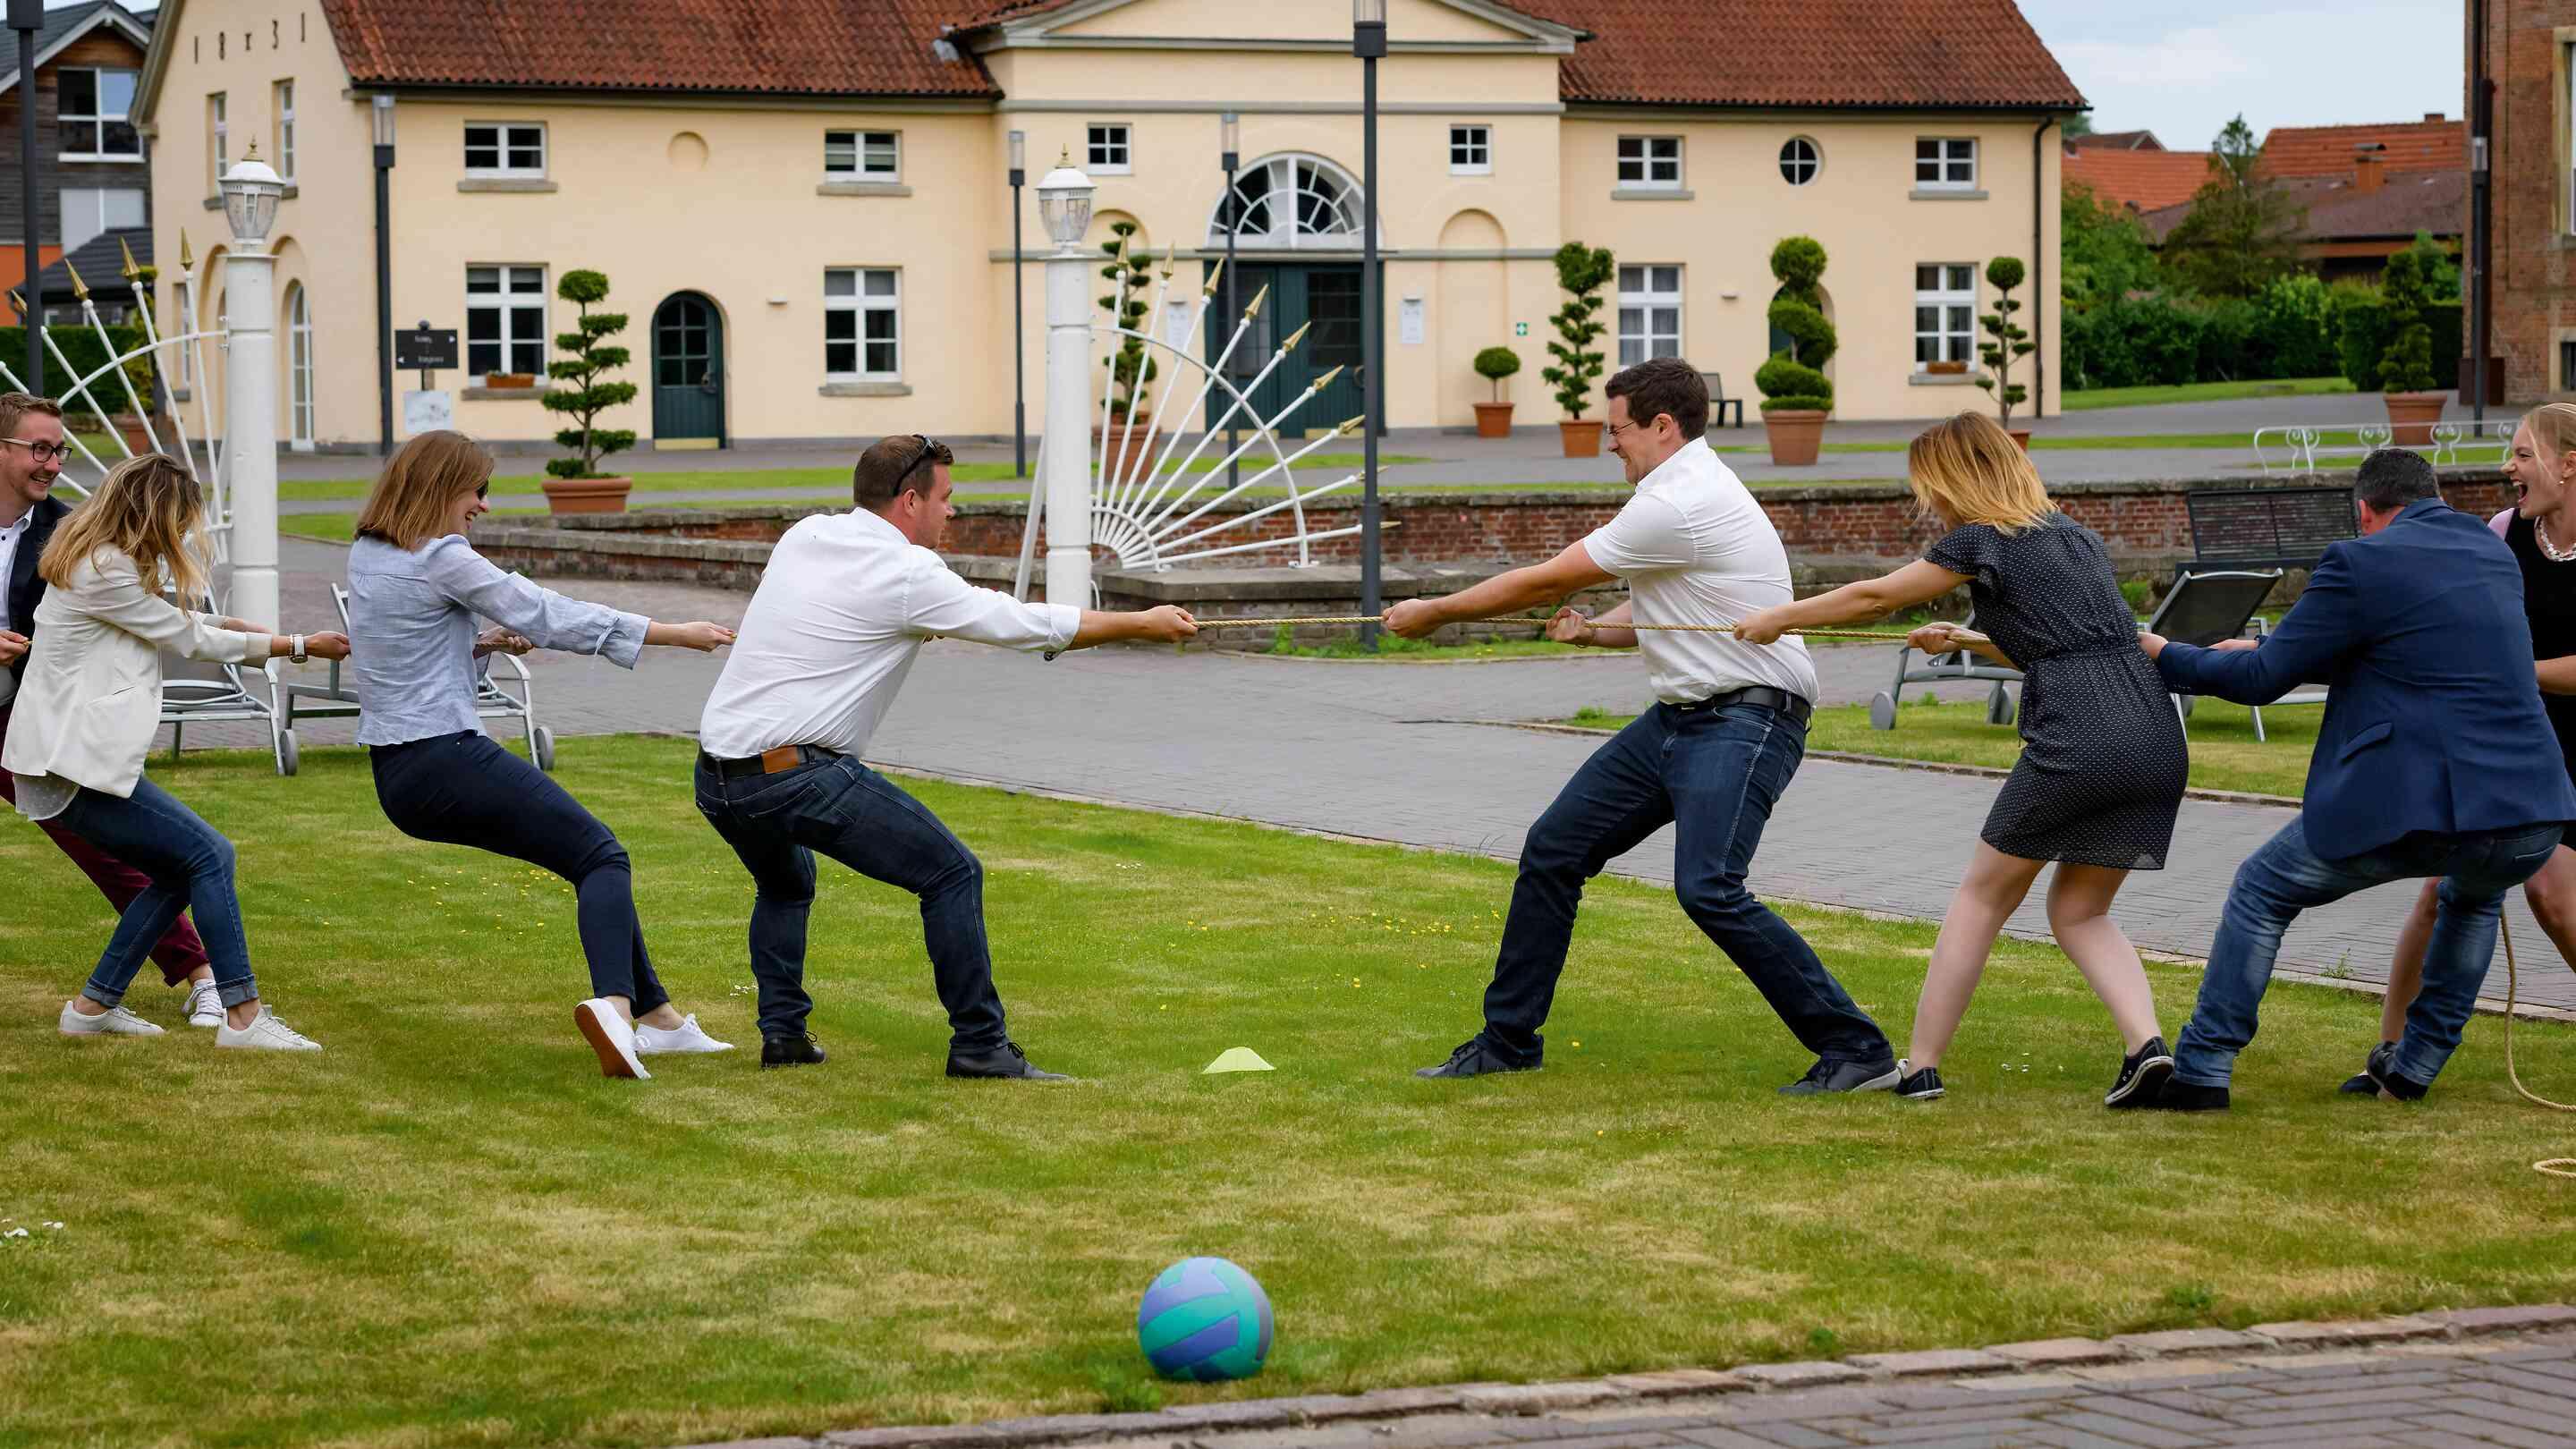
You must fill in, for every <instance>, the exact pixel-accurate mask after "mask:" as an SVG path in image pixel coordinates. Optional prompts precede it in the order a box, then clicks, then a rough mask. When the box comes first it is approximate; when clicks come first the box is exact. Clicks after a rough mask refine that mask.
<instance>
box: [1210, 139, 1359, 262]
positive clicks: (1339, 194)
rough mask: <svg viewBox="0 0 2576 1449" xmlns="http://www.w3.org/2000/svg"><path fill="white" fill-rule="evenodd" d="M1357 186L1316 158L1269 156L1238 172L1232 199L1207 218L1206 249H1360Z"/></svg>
mask: <svg viewBox="0 0 2576 1449" xmlns="http://www.w3.org/2000/svg"><path fill="white" fill-rule="evenodd" d="M1361 205H1362V203H1361V197H1360V184H1359V182H1358V180H1356V179H1355V178H1353V177H1352V175H1351V173H1349V172H1347V171H1345V170H1343V169H1342V168H1341V167H1339V166H1336V165H1334V164H1333V163H1332V162H1330V161H1327V160H1325V159H1324V158H1322V157H1321V156H1306V155H1296V154H1291V155H1284V156H1272V157H1267V158H1265V159H1263V160H1259V161H1255V162H1253V163H1252V167H1251V169H1250V170H1247V171H1242V172H1238V173H1237V174H1236V176H1235V179H1234V194H1233V195H1232V196H1228V197H1222V198H1220V199H1219V200H1218V201H1217V204H1216V211H1215V213H1214V214H1213V215H1211V216H1210V217H1209V218H1208V245H1209V246H1211V247H1217V248H1220V249H1222V248H1223V247H1224V246H1225V234H1226V229H1227V228H1228V227H1229V226H1232V227H1235V228H1236V231H1235V237H1234V240H1235V245H1236V246H1238V247H1246V248H1262V249H1267V250H1332V249H1337V248H1344V247H1357V246H1358V245H1359V244H1360V210H1361Z"/></svg>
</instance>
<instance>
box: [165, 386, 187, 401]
mask: <svg viewBox="0 0 2576 1449" xmlns="http://www.w3.org/2000/svg"><path fill="white" fill-rule="evenodd" d="M192 398H193V395H192V394H191V393H190V392H189V390H188V389H187V388H184V387H174V388H172V389H170V401H172V402H188V401H191V400H192Z"/></svg>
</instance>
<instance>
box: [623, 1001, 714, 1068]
mask: <svg viewBox="0 0 2576 1449" xmlns="http://www.w3.org/2000/svg"><path fill="white" fill-rule="evenodd" d="M732 1050H733V1043H732V1042H729V1041H718V1040H716V1039H715V1038H714V1037H711V1036H709V1035H707V1034H706V1032H705V1031H704V1030H703V1029H701V1028H700V1027H699V1025H698V1016H697V1013H696V1012H691V1013H689V1014H688V1015H687V1016H685V1017H683V1018H681V1020H680V1024H679V1025H678V1026H675V1027H671V1028H669V1029H668V1030H665V1029H663V1028H662V1027H658V1026H655V1025H653V1024H651V1023H650V1022H642V1021H639V1022H637V1023H635V1055H637V1056H639V1057H650V1056H703V1055H705V1054H707V1053H709V1052H729V1051H732Z"/></svg>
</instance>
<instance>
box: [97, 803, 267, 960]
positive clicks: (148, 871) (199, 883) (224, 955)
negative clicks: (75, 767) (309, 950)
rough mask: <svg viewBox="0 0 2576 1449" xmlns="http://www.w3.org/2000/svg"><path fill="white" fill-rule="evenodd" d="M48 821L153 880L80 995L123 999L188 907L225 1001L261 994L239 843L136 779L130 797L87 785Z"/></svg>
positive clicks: (121, 918) (123, 917)
mask: <svg viewBox="0 0 2576 1449" xmlns="http://www.w3.org/2000/svg"><path fill="white" fill-rule="evenodd" d="M48 823H50V824H54V825H60V826H61V827H63V828H64V829H66V830H68V831H70V832H71V833H72V834H74V835H77V836H79V837H80V838H81V839H83V840H85V841H88V842H89V843H90V844H91V845H93V846H95V847H97V848H98V849H99V850H100V851H101V852H103V853H105V854H107V855H110V856H114V857H115V858H117V859H119V860H122V861H124V862H125V863H126V864H128V865H131V866H133V867H134V868H135V869H137V870H140V871H142V872H143V873H144V874H145V875H147V876H150V877H151V878H152V884H151V885H150V886H149V887H147V888H146V889H145V890H144V892H143V893H142V894H141V895H138V896H136V897H135V898H134V899H133V900H132V901H130V902H128V903H127V905H126V907H125V910H124V911H123V913H121V914H120V915H118V917H117V918H116V931H115V933H114V934H112V935H110V936H109V937H108V938H107V949H106V950H105V951H103V952H101V953H100V954H99V958H98V969H97V970H95V971H92V972H91V973H90V977H89V984H87V985H85V986H83V987H82V988H81V995H83V996H86V997H88V998H89V999H90V1000H92V1001H95V1002H97V1003H98V1004H99V1005H101V1006H114V1005H116V1004H117V1003H118V1002H120V1001H123V1000H124V999H125V988H126V987H127V986H129V985H132V984H133V981H134V973H135V972H137V971H139V970H141V969H142V968H143V963H144V961H145V960H147V959H149V958H150V956H151V954H152V947H153V946H154V944H155V943H157V942H158V941H160V939H161V937H162V935H163V933H165V932H167V931H168V930H169V929H170V925H171V923H172V922H174V921H176V920H178V919H179V913H180V912H181V911H192V912H194V913H195V915H196V918H197V934H198V935H199V936H201V937H203V938H204V939H205V943H206V959H207V960H208V961H209V962H211V963H212V964H213V966H214V968H215V990H216V992H217V993H219V994H220V995H221V996H222V997H223V1002H224V1005H226V1006H239V1005H241V1004H242V1003H243V1002H245V1001H254V1000H257V999H258V997H259V985H258V983H257V982H255V981H253V980H252V979H251V974H250V945H249V943H248V942H247V941H245V940H244V939H243V938H242V919H241V902H240V901H239V900H238V899H237V898H236V897H235V896H234V894H233V843H232V842H231V841H229V840H226V839H224V837H223V836H221V835H219V834H217V833H216V831H215V828H214V827H213V826H211V825H208V824H207V823H206V822H205V821H203V820H201V819H199V818H197V812H196V811H194V810H191V809H189V808H188V807H187V806H185V805H182V804H180V803H179V800H178V797H176V796H174V795H172V794H171V793H170V792H169V791H167V790H164V789H162V788H161V787H160V786H158V785H155V784H153V783H152V782H151V781H150V780H148V779H137V780H136V781H135V782H134V794H133V795H132V796H131V797H130V798H127V799H123V800H119V799H118V798H116V797H115V796H113V795H108V794H102V793H101V792H99V791H96V790H92V789H90V788H89V787H87V786H83V787H81V791H80V793H79V794H77V795H74V796H73V797H72V803H71V804H70V805H69V806H67V807H65V809H64V810H63V813H62V814H60V815H57V816H55V817H54V818H53V820H52V821H50V822H48Z"/></svg>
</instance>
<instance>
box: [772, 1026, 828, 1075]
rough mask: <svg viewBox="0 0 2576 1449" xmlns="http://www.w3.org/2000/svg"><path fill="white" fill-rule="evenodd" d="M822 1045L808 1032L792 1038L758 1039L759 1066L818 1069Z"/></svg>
mask: <svg viewBox="0 0 2576 1449" xmlns="http://www.w3.org/2000/svg"><path fill="white" fill-rule="evenodd" d="M823 1060H824V1058H823V1046H822V1043H820V1042H817V1041H816V1040H814V1033H812V1032H810V1031H805V1032H798V1033H797V1034H796V1035H794V1036H764V1037H762V1038H761V1039H760V1065H761V1066H762V1068H763V1069H767V1068H769V1067H818V1066H821V1065H822V1064H823Z"/></svg>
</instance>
